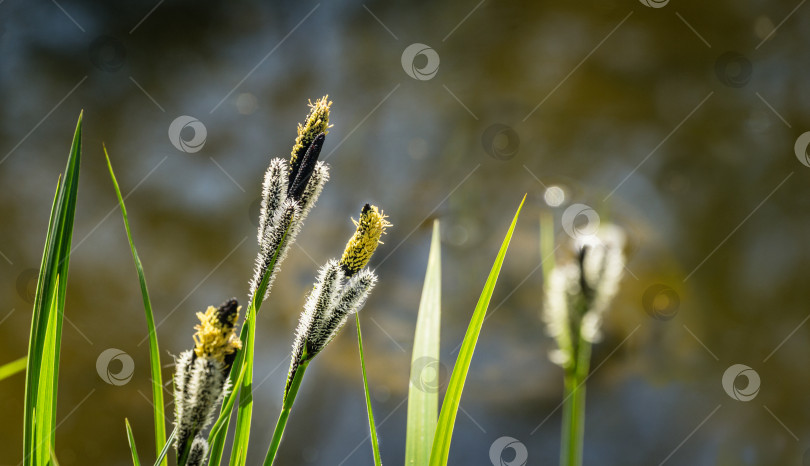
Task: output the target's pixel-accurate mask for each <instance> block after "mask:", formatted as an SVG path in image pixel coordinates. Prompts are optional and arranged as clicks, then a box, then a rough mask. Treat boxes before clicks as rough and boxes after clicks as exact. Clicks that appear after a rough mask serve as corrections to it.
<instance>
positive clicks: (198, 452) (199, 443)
mask: <svg viewBox="0 0 810 466" xmlns="http://www.w3.org/2000/svg"><path fill="white" fill-rule="evenodd" d="M206 456H208V441H207V440H205V439H204V438H202V437H197V438H195V439H194V442H192V444H191V450H190V451H189V453H188V461H186V466H203V464H205V458H206Z"/></svg>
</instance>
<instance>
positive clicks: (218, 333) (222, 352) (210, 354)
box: [194, 299, 242, 362]
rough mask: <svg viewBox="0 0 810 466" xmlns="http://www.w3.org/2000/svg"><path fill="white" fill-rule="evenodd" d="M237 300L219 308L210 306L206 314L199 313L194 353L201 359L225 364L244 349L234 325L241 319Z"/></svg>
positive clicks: (232, 300)
mask: <svg viewBox="0 0 810 466" xmlns="http://www.w3.org/2000/svg"><path fill="white" fill-rule="evenodd" d="M239 309H241V307H240V306H239V305H238V303H237V302H236V300H235V299H231V300H229V301H227V302H225V303H224V304H223V305H222V306H220V307H219V308H216V307H214V306H208V309H207V310H206V311H205V312H198V313H197V318H198V319H200V323H199V324H198V325H196V326H195V327H194V329H195V330H196V331H197V333H195V334H194V343H195V346H194V352H195V353H196V354H197V357H199V358H209V359H215V360H217V361H219V362H224V361H225V358H226V357H227V356H229V355H231V354H233V353H234V352H235V351H236V350H238V349H240V348H242V342H241V341H240V340H239V337H237V336H236V332H235V329H234V325H235V324H236V320H237V319H238V318H239Z"/></svg>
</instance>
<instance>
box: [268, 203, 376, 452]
mask: <svg viewBox="0 0 810 466" xmlns="http://www.w3.org/2000/svg"><path fill="white" fill-rule="evenodd" d="M355 225H356V227H357V229H356V231H355V232H354V235H352V237H351V238H350V239H349V242H348V243H347V244H346V249H345V250H344V252H343V255H342V256H341V258H340V260H339V261H338V260H335V259H330V260H329V261H327V262H326V264H325V265H324V266H323V267H321V269H320V270H319V271H318V276H317V278H316V281H315V285H314V287H313V289H312V291H311V292H310V293H309V295H308V296H307V299H306V302H305V304H304V310H303V311H302V312H301V317H300V319H299V322H298V329H297V330H296V336H295V342H294V343H293V350H292V357H291V361H290V370H289V373H288V375H287V384H286V385H285V387H284V394H283V397H282V407H281V413H279V417H278V421H277V423H276V428H275V431H274V432H273V439H272V441H271V443H270V448H269V449H268V451H267V455H266V457H265V460H264V464H265V465H266V466H269V465H272V464H273V462H274V461H275V458H276V454H277V453H278V448H279V445H280V444H281V437H282V436H283V434H284V429H285V427H286V425H287V419H288V418H289V416H290V411H291V410H292V406H293V403H294V402H295V397H296V395H297V394H298V389H299V387H300V385H301V381H302V380H303V377H304V372H306V369H307V367H308V366H309V363H310V362H311V361H312V360H313V359H314V358H315V356H317V355H318V353H320V352H321V351H322V350H323V349H324V348H325V347H326V345H328V344H329V343H330V342H331V341H332V339H333V338H334V337H335V336H336V335H337V334H338V332H339V331H340V329H341V327H343V325H344V324H345V323H346V320H347V319H348V318H349V316H351V315H352V314H356V313H357V312H358V311H360V309H362V307H363V305H364V304H365V301H366V299H367V298H368V296H369V294H370V293H371V290H372V288H374V285H375V284H376V283H377V275H376V274H375V273H374V272H373V271H372V270H371V269H368V268H366V265H368V262H369V260H371V256H372V255H373V254H374V251H375V250H376V249H377V245H378V244H379V243H380V238H381V237H382V235H383V234H385V232H386V228H388V227H389V226H391V224H390V223H389V222H388V221H387V220H386V216H385V214H383V212H382V211H381V210H379V209H378V208H377V207H376V206H372V205H369V204H366V205H365V206H364V207H363V210H362V211H361V212H360V219H359V220H358V221H355Z"/></svg>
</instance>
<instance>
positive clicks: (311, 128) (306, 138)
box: [290, 95, 332, 171]
mask: <svg viewBox="0 0 810 466" xmlns="http://www.w3.org/2000/svg"><path fill="white" fill-rule="evenodd" d="M328 99H329V96H328V95H325V96H323V97H321V98H320V99H318V100H316V101H315V103H312V101H311V100H310V101H309V115H307V118H306V120H305V121H304V124H301V123H298V136H297V137H296V138H295V145H294V146H293V148H292V153H291V154H290V170H291V171H294V170H293V169H294V167H296V166H297V164H299V163H300V161H301V157H303V156H304V153H305V152H306V151H307V148H309V145H310V144H312V141H314V140H315V138H316V137H317V136H318V135H319V134H321V133H324V134H328V133H329V131H328V129H329V127H330V125H329V107H330V106H331V105H332V102H331V101H329V100H328Z"/></svg>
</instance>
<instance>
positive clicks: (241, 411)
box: [230, 292, 258, 466]
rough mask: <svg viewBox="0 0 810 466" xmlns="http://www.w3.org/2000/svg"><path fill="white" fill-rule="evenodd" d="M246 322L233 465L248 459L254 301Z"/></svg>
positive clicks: (254, 333)
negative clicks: (246, 332) (246, 328)
mask: <svg viewBox="0 0 810 466" xmlns="http://www.w3.org/2000/svg"><path fill="white" fill-rule="evenodd" d="M256 294H258V292H257V293H256ZM254 302H255V299H254ZM245 324H246V325H247V327H248V334H247V339H245V340H244V341H243V343H244V348H245V349H244V353H243V358H244V359H243V364H242V368H241V372H243V373H244V375H243V378H242V384H241V385H239V387H240V390H239V407H238V408H237V409H236V433H235V434H234V440H233V450H231V461H230V464H231V466H234V465H241V466H244V464H245V462H246V461H247V449H248V441H249V440H250V423H251V418H252V412H253V341H254V338H255V337H256V307H255V305H254V303H251V305H250V308H249V309H248V317H247V320H246V321H245ZM234 391H236V388H234Z"/></svg>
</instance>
